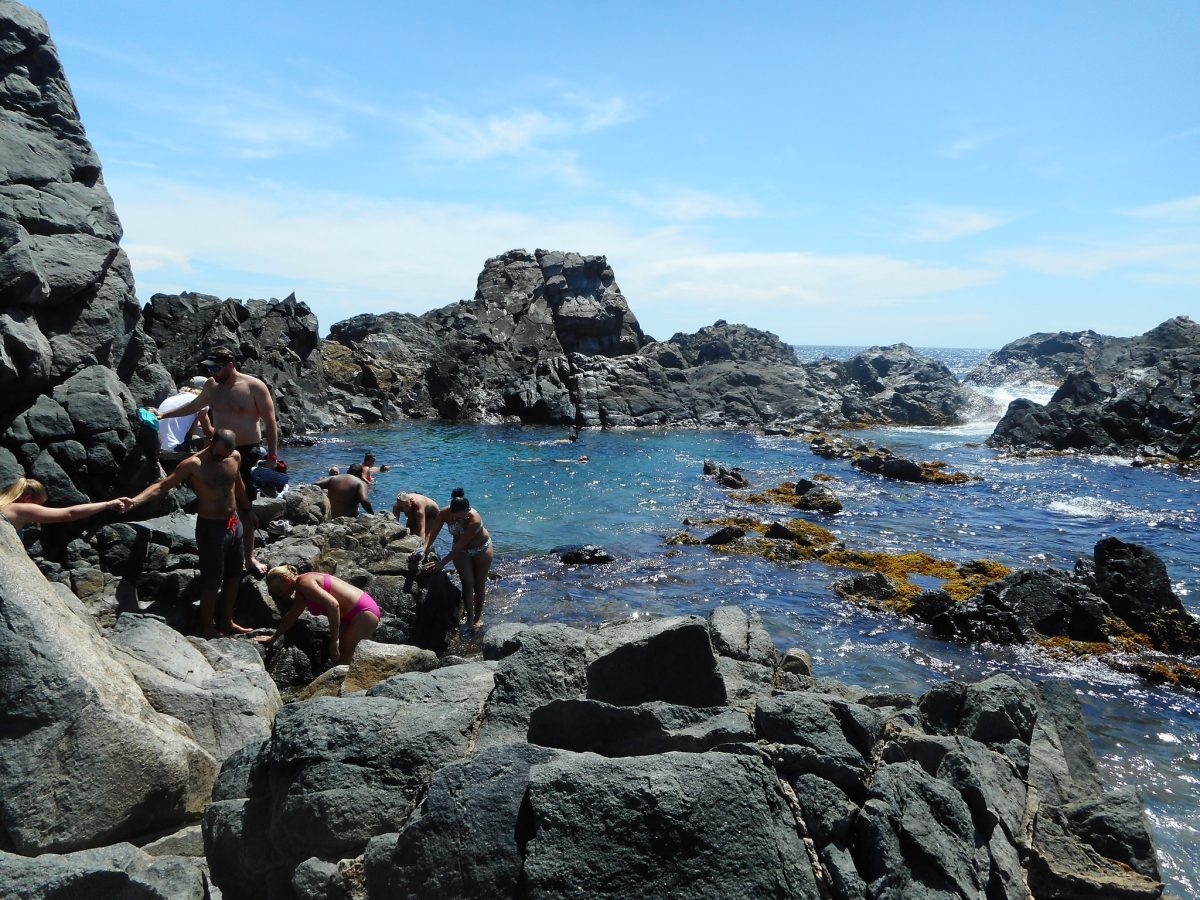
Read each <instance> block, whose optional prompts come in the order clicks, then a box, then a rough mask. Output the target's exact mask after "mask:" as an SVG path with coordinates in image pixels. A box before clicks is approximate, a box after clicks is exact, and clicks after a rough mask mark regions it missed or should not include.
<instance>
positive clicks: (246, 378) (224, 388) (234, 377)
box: [159, 347, 279, 575]
mask: <svg viewBox="0 0 1200 900" xmlns="http://www.w3.org/2000/svg"><path fill="white" fill-rule="evenodd" d="M200 371H201V372H203V373H204V374H205V375H207V376H208V381H207V382H205V385H204V387H203V388H202V389H201V390H200V394H199V396H197V397H196V399H195V400H193V401H192V402H191V403H188V404H186V405H184V406H181V407H179V408H178V409H173V410H171V411H170V412H167V413H160V414H159V418H160V419H165V418H171V417H174V416H186V415H189V414H190V413H192V412H196V411H198V410H200V409H202V408H203V407H205V406H207V407H208V413H209V416H210V417H211V418H212V420H213V425H214V427H216V428H228V429H229V430H230V431H232V432H233V433H234V436H235V438H236V440H237V451H238V453H239V454H240V455H241V475H242V482H243V483H244V484H245V486H246V495H247V498H248V499H249V500H250V502H251V503H253V502H254V499H255V498H256V497H257V495H258V490H257V487H256V486H255V485H254V479H253V478H251V477H250V476H251V472H252V470H253V469H254V466H255V464H256V463H257V462H258V461H259V460H261V459H263V458H264V456H265V458H266V459H267V460H268V461H269V462H274V461H275V460H276V459H277V456H278V450H279V424H278V422H277V421H276V419H275V401H274V400H272V399H271V391H270V389H269V388H268V387H267V385H266V383H265V382H264V381H263V380H262V379H261V378H255V377H254V376H253V375H247V374H246V373H245V372H239V371H238V368H237V357H236V356H235V355H234V353H233V351H232V350H230V349H229V348H228V347H214V348H213V349H212V350H210V351H208V353H206V354H205V356H204V358H203V359H202V360H200ZM259 422H261V423H262V427H261V428H260V426H259ZM264 438H265V439H266V444H267V446H266V449H265V451H264V449H263V446H262V444H263V439H264ZM242 517H243V519H244V520H245V533H244V540H245V549H246V568H247V569H249V570H250V571H251V572H254V573H255V574H258V575H261V574H263V573H264V572H265V571H266V570H267V567H266V566H264V565H263V564H262V563H260V562H259V561H258V560H257V559H256V558H255V555H254V532H255V528H256V527H257V525H258V522H257V520H256V519H255V517H254V513H253V512H252V511H251V510H250V509H245V510H243V511H242Z"/></svg>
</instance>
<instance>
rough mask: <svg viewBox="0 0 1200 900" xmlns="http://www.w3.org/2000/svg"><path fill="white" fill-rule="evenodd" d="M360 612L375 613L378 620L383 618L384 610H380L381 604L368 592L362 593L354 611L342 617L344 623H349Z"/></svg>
mask: <svg viewBox="0 0 1200 900" xmlns="http://www.w3.org/2000/svg"><path fill="white" fill-rule="evenodd" d="M360 612H369V613H374V614H375V618H376V619H382V618H383V610H381V609H380V608H379V604H378V603H376V602H375V599H374V598H373V597H372V596H371V595H370V594H368V593H367V592H366V591H363V592H362V596H360V597H359V598H358V602H357V603H355V604H354V609H352V610H350V612H348V613H346V614H345V615H344V616H342V621H343V622H349V621H350V620H351V619H353V618H354V617H355V616H357V615H358V614H359V613H360Z"/></svg>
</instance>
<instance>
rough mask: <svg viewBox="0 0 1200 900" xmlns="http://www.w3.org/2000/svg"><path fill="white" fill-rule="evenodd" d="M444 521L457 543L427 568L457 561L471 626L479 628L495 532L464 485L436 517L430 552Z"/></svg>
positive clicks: (427, 540) (428, 537)
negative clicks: (493, 532) (489, 530)
mask: <svg viewBox="0 0 1200 900" xmlns="http://www.w3.org/2000/svg"><path fill="white" fill-rule="evenodd" d="M443 525H445V526H446V528H447V530H448V531H449V532H450V534H452V535H453V536H454V544H453V546H451V547H450V552H449V553H447V554H446V555H445V556H444V557H442V559H441V560H439V561H437V562H435V561H434V560H432V559H431V560H429V561H428V562H426V563H425V569H426V571H428V572H436V571H438V570H439V569H441V568H442V566H444V565H446V563H448V562H450V561H451V560H453V561H454V568H455V569H457V570H458V577H459V579H460V580H461V581H462V592H463V603H464V604H465V605H466V607H467V616H468V621H469V622H471V629H472V630H473V631H478V630H479V629H480V628H482V627H483V595H484V592H485V591H486V590H487V573H488V569H489V568H491V565H492V557H493V555H494V554H493V552H492V536H491V535H490V534H489V533H488V530H487V529H486V528H484V527H483V516H481V515H480V514H479V513H478V512H477V511H476V510H474V509H472V508H471V501H469V500H468V499H467V498H466V496H465V495H464V492H463V489H462V488H455V489H454V490H453V491H452V492H451V493H450V505H449V506H447V507H446V508H445V509H443V510H442V511H441V512H439V513H438V515H437V518H436V519H434V520H433V528H431V529H430V531H429V534H427V535H426V536H425V551H424V553H425V554H426V555H428V553H429V548H430V547H432V546H433V542H434V540H435V539H436V538H437V536H438V532H439V531H441V530H442V526H443Z"/></svg>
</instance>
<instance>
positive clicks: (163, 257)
mask: <svg viewBox="0 0 1200 900" xmlns="http://www.w3.org/2000/svg"><path fill="white" fill-rule="evenodd" d="M121 246H122V247H124V249H125V252H126V253H127V254H128V255H129V260H130V262H131V263H132V264H133V268H134V271H137V272H154V271H159V270H162V269H171V270H173V271H176V272H192V271H194V270H193V269H192V263H191V260H189V259H188V256H187V253H186V252H185V251H184V250H183V249H181V248H178V247H162V246H159V245H156V244H139V243H136V242H135V243H125V244H122V245H121Z"/></svg>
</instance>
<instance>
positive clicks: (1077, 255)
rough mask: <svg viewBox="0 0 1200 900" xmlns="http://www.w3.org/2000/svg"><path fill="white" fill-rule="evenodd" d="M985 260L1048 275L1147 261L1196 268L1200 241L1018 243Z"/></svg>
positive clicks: (1079, 274)
mask: <svg viewBox="0 0 1200 900" xmlns="http://www.w3.org/2000/svg"><path fill="white" fill-rule="evenodd" d="M983 260H984V261H985V262H987V263H989V264H991V265H997V266H1020V267H1022V268H1026V269H1032V270H1033V271H1035V272H1041V273H1043V274H1046V275H1059V276H1065V277H1073V278H1091V277H1093V276H1095V275H1099V274H1101V273H1103V272H1108V271H1110V270H1114V269H1119V268H1129V267H1142V266H1147V265H1156V266H1166V267H1168V268H1171V269H1179V268H1182V269H1194V268H1196V267H1198V266H1200V243H1196V242H1189V241H1184V242H1171V243H1140V244H1104V245H1093V246H1086V247H1076V248H1065V249H1064V248H1053V247H1015V248H1012V249H1009V250H1003V251H999V252H996V253H992V254H989V255H987V256H985V257H983ZM1159 274H1163V273H1159Z"/></svg>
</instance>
